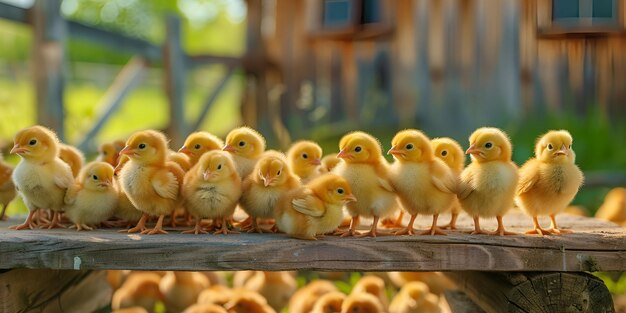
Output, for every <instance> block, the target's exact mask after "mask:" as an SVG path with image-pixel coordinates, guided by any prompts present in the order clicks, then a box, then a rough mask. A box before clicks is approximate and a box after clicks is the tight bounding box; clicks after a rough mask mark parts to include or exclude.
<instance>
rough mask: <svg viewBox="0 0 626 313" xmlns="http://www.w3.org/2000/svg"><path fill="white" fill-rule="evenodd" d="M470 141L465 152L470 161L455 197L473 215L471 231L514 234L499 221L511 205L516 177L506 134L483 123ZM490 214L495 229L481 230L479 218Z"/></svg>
mask: <svg viewBox="0 0 626 313" xmlns="http://www.w3.org/2000/svg"><path fill="white" fill-rule="evenodd" d="M469 143H470V147H469V149H467V151H466V152H465V153H466V154H470V155H471V157H472V163H471V164H470V165H468V166H467V167H466V168H465V169H464V170H463V172H462V173H461V182H460V186H459V193H458V198H459V201H460V202H461V206H462V207H463V210H465V211H466V212H467V213H468V214H469V215H471V216H472V217H473V218H474V231H473V232H472V234H489V235H500V236H504V235H514V234H515V233H513V232H507V231H506V230H505V229H504V225H503V224H502V216H503V215H504V214H505V213H506V212H507V211H508V210H509V209H510V208H511V207H512V206H513V198H514V197H515V189H516V188H517V182H518V179H519V174H518V172H517V166H516V165H515V163H513V162H512V161H511V155H512V153H513V148H512V146H511V142H510V140H509V137H508V136H507V135H506V134H505V133H504V132H503V131H501V130H499V129H497V128H491V127H483V128H479V129H477V130H476V131H474V133H473V134H472V135H471V136H470V138H469ZM493 216H495V217H496V219H497V220H498V229H496V231H495V232H493V233H491V232H488V231H484V230H482V229H481V228H480V220H479V218H480V217H493Z"/></svg>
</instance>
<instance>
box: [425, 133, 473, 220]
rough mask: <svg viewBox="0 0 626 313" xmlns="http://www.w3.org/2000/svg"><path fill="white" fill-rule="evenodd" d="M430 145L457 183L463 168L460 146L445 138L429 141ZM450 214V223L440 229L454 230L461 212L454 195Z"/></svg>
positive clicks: (463, 161) (462, 154)
mask: <svg viewBox="0 0 626 313" xmlns="http://www.w3.org/2000/svg"><path fill="white" fill-rule="evenodd" d="M430 144H431V146H432V148H433V152H434V153H435V156H436V157H438V158H439V159H441V160H442V161H443V162H445V163H446V165H447V166H448V167H449V168H450V169H451V170H452V175H453V176H454V179H455V182H458V180H459V178H460V177H461V172H463V168H464V167H465V153H463V149H462V148H461V145H459V143H458V142H456V141H455V140H454V139H452V138H447V137H443V138H435V139H433V140H431V141H430ZM450 212H451V214H452V217H451V218H450V223H448V224H447V225H445V226H443V227H442V228H444V229H445V228H450V229H456V220H457V218H458V217H459V213H460V212H461V203H460V202H459V199H458V198H457V197H456V195H455V196H454V200H453V201H452V206H451V207H450Z"/></svg>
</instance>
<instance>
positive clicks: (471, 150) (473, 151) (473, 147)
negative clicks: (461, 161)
mask: <svg viewBox="0 0 626 313" xmlns="http://www.w3.org/2000/svg"><path fill="white" fill-rule="evenodd" d="M479 153H480V150H479V149H476V145H471V146H470V147H469V148H468V149H467V151H465V154H479Z"/></svg>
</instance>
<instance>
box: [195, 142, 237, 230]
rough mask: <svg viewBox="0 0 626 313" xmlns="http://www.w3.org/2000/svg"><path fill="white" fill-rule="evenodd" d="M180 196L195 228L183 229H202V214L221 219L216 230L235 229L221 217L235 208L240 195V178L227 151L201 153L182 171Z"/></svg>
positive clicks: (229, 213)
mask: <svg viewBox="0 0 626 313" xmlns="http://www.w3.org/2000/svg"><path fill="white" fill-rule="evenodd" d="M183 196H184V199H185V208H187V210H188V211H189V213H191V214H192V215H193V216H194V217H195V219H196V226H195V228H193V229H191V230H188V231H185V232H184V233H195V234H199V233H206V231H204V230H202V229H201V220H202V219H203V218H210V219H213V220H214V222H215V221H219V222H221V225H222V226H221V229H220V230H218V231H216V232H215V233H216V234H218V233H221V234H228V233H236V232H235V231H231V230H229V229H228V225H227V224H228V223H226V220H225V219H226V218H228V217H230V216H231V215H232V214H233V213H234V212H235V208H236V207H237V203H238V201H239V198H240V197H241V179H240V178H239V174H238V173H237V170H236V168H235V164H234V163H233V160H232V158H231V156H230V155H229V154H228V153H227V152H224V151H221V150H213V151H209V152H207V153H205V154H204V155H202V157H201V158H200V160H199V161H198V163H197V164H196V165H194V167H193V168H192V169H191V170H190V171H189V172H188V173H187V175H185V182H184V186H183Z"/></svg>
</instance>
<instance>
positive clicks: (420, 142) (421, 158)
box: [388, 129, 456, 235]
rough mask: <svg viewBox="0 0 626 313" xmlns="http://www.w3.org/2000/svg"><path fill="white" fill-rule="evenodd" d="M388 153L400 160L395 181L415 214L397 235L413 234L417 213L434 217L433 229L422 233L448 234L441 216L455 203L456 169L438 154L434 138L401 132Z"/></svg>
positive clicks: (406, 206)
mask: <svg viewBox="0 0 626 313" xmlns="http://www.w3.org/2000/svg"><path fill="white" fill-rule="evenodd" d="M388 153H389V154H391V155H393V157H394V159H396V162H395V163H394V164H393V165H392V166H391V171H390V173H389V177H390V180H391V184H392V185H393V187H394V188H395V190H396V191H397V193H398V197H399V198H400V203H402V207H403V208H404V210H406V211H407V212H408V213H410V214H411V220H410V221H409V224H408V225H407V227H406V228H405V229H404V230H401V231H399V232H396V235H403V234H409V235H412V234H413V223H414V222H415V218H416V217H417V214H428V215H432V216H433V223H432V225H431V227H430V229H428V230H426V231H425V232H423V233H421V234H422V235H445V234H446V233H445V232H443V231H442V230H441V229H440V228H439V226H437V218H438V217H439V214H440V213H442V212H445V211H446V210H448V209H449V208H450V206H452V203H453V201H454V199H455V198H456V195H455V194H454V191H455V189H456V180H455V179H454V176H453V175H452V170H451V169H450V168H449V167H448V166H447V165H446V164H445V163H444V162H443V161H442V160H440V159H439V158H436V157H435V155H434V153H433V149H432V147H431V145H430V139H429V138H428V137H426V135H424V134H423V133H422V132H420V131H418V130H415V129H407V130H403V131H400V132H398V133H397V134H396V136H395V137H394V138H393V140H392V141H391V149H390V150H389V152H388Z"/></svg>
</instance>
